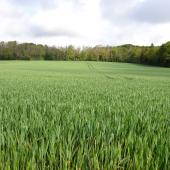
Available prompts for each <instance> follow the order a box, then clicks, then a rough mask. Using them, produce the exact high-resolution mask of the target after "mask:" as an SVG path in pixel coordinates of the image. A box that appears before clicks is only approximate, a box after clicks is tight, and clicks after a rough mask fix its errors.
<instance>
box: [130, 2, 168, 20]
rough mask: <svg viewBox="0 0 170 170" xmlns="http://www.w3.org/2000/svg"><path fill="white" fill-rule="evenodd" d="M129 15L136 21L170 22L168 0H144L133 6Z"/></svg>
mask: <svg viewBox="0 0 170 170" xmlns="http://www.w3.org/2000/svg"><path fill="white" fill-rule="evenodd" d="M130 17H131V18H132V19H134V20H135V21H138V22H146V23H163V22H170V1H169V0H146V1H144V2H141V3H139V4H138V5H137V6H136V7H135V9H134V10H133V11H132V12H131V14H130Z"/></svg>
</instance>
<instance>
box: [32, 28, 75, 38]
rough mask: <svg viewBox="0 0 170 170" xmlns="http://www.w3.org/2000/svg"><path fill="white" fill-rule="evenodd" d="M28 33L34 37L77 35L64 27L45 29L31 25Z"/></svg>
mask: <svg viewBox="0 0 170 170" xmlns="http://www.w3.org/2000/svg"><path fill="white" fill-rule="evenodd" d="M30 33H31V34H32V35H33V36H34V37H53V36H57V37H59V36H64V37H78V34H76V33H75V32H73V31H71V30H69V29H66V28H65V29H62V28H56V29H53V30H47V29H44V28H42V27H38V26H32V27H31V28H30Z"/></svg>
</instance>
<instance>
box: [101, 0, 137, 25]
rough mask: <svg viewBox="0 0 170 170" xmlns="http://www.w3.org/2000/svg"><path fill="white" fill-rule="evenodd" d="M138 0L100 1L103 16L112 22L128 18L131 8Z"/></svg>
mask: <svg viewBox="0 0 170 170" xmlns="http://www.w3.org/2000/svg"><path fill="white" fill-rule="evenodd" d="M136 2H137V0H126V1H124V0H102V1H101V3H100V6H101V12H102V16H103V17H104V18H106V19H109V20H111V21H112V22H123V21H124V20H126V19H127V18H128V17H127V16H128V14H129V11H130V10H131V8H132V7H133V6H134V5H135V4H136Z"/></svg>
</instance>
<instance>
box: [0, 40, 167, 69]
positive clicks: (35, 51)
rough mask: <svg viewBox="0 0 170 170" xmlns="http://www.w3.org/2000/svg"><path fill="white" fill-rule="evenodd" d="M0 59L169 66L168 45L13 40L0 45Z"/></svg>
mask: <svg viewBox="0 0 170 170" xmlns="http://www.w3.org/2000/svg"><path fill="white" fill-rule="evenodd" d="M0 60H68V61H69V60H71V61H109V62H126V63H142V64H149V65H159V66H166V67H169V66H170V43H166V44H163V45H162V46H161V47H159V46H154V45H153V44H151V46H144V47H141V46H134V45H131V44H125V45H122V46H116V47H111V46H96V47H93V48H92V47H84V48H82V49H80V48H75V47H73V46H72V45H70V46H68V47H64V48H63V47H54V46H53V47H48V46H47V45H45V46H43V45H36V44H33V43H23V44H17V42H16V41H11V42H7V43H5V42H0Z"/></svg>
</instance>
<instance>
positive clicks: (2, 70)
mask: <svg viewBox="0 0 170 170" xmlns="http://www.w3.org/2000/svg"><path fill="white" fill-rule="evenodd" d="M0 147H1V150H0V169H4V170H5V169H77V170H84V169H92V170H95V169H154V170H155V169H167V170H168V169H170V69H169V68H161V67H150V66H142V65H137V64H125V63H108V62H88V61H86V62H73V61H65V62H64V61H58V62H54V61H53V62H52V61H51V62H50V61H1V62H0Z"/></svg>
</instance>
